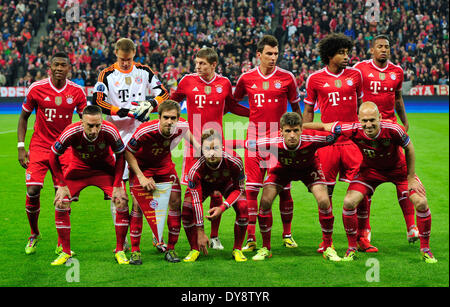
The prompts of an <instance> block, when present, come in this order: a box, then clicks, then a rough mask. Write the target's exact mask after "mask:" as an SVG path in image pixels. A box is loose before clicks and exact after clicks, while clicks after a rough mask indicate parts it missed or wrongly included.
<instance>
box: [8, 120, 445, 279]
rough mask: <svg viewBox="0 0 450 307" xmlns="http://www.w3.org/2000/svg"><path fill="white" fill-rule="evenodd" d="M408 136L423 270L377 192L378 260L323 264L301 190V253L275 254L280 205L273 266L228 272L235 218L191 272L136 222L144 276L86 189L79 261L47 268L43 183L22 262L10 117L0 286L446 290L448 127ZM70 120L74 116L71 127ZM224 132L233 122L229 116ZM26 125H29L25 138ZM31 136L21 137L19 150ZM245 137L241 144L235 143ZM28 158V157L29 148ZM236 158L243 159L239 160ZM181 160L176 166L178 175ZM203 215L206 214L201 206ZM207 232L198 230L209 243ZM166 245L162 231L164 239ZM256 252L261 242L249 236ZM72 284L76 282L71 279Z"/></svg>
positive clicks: (311, 207) (77, 238)
mask: <svg viewBox="0 0 450 307" xmlns="http://www.w3.org/2000/svg"><path fill="white" fill-rule="evenodd" d="M408 116H409V121H410V127H411V128H410V131H409V134H410V136H411V138H412V141H413V143H414V145H415V149H416V155H417V159H416V171H417V174H418V175H419V177H420V178H421V180H422V182H423V183H424V185H425V187H426V189H427V196H428V201H429V205H430V208H431V212H432V232H431V241H430V242H431V248H432V251H433V253H434V255H435V256H436V258H437V259H438V260H439V262H438V263H437V264H433V265H428V264H425V263H424V262H422V261H421V259H420V256H419V255H420V254H419V245H418V243H416V244H415V245H409V244H408V242H407V241H406V227H405V223H404V220H403V216H402V213H401V210H400V207H399V205H398V203H397V199H396V193H395V188H394V186H393V185H392V184H383V185H381V186H380V187H379V188H378V189H377V191H376V193H375V195H374V197H373V201H372V210H371V224H372V242H373V244H374V245H376V246H377V247H378V248H379V252H378V253H377V254H364V253H359V254H358V256H359V258H358V259H357V261H354V262H352V263H331V262H327V261H325V260H324V259H323V258H322V257H321V255H319V254H317V253H316V248H317V246H318V244H319V243H320V241H321V230H320V226H319V222H318V213H317V205H316V204H315V202H314V199H313V197H312V195H311V194H309V193H307V190H306V188H305V187H304V186H303V184H302V183H299V182H294V183H293V186H292V196H293V199H294V219H293V225H292V231H293V236H294V237H295V239H296V241H297V243H298V244H299V247H298V248H297V249H287V248H284V247H282V245H281V233H282V226H281V220H280V214H279V209H278V200H277V201H276V202H275V203H274V206H273V214H274V225H273V228H272V246H273V250H272V251H273V257H272V258H271V259H269V260H267V261H264V262H254V261H251V259H249V261H247V262H244V263H236V262H234V261H233V260H232V258H231V248H232V245H233V224H234V218H235V214H234V210H232V209H230V210H228V211H226V212H225V213H224V215H223V218H222V223H221V227H220V231H219V234H220V238H221V240H222V243H223V245H224V246H225V250H223V251H215V250H210V251H209V255H208V256H203V255H202V256H201V257H200V258H199V260H198V261H197V262H195V263H191V264H188V263H178V264H171V263H167V262H166V261H164V260H163V255H162V254H160V253H158V252H157V251H156V250H155V248H154V247H153V246H152V243H151V234H150V231H149V227H148V225H147V224H146V223H145V221H144V232H143V237H142V242H141V248H142V252H143V262H144V263H143V265H142V266H119V265H117V264H116V263H115V261H114V257H113V253H112V249H113V248H114V247H115V234H114V227H113V222H112V218H111V213H110V209H109V206H110V205H109V202H108V201H104V200H103V193H102V192H101V191H100V190H99V189H97V188H94V187H89V188H87V189H85V190H84V191H83V192H82V193H81V195H80V201H79V202H78V203H73V205H72V214H71V224H72V233H71V244H72V249H73V250H74V251H75V252H77V255H76V256H75V259H76V260H77V264H78V271H77V272H79V275H75V273H74V271H73V270H72V271H71V269H74V268H75V266H71V267H68V266H61V267H51V266H50V262H51V261H52V260H53V259H54V258H55V257H56V256H55V254H54V249H55V245H56V239H57V235H56V230H55V223H54V209H53V205H52V200H53V195H54V191H53V188H52V183H51V178H50V176H47V178H46V181H45V188H44V189H43V190H42V192H41V213H40V218H39V227H40V230H41V233H42V236H43V240H42V241H41V242H40V243H39V245H38V249H37V252H36V254H34V255H28V256H27V255H25V253H24V247H25V244H26V241H27V238H28V236H29V226H28V221H27V218H26V213H25V182H24V179H25V178H24V170H23V169H22V168H21V167H20V165H19V163H18V162H17V149H16V142H17V136H16V129H17V120H18V115H0V119H1V123H2V127H1V131H0V144H1V150H0V158H1V159H0V182H1V184H0V195H1V198H0V238H1V239H0V260H1V262H0V276H1V278H0V286H2V287H5V286H14V287H15V286H19V287H24V286H33V287H41V286H46V287H48V286H50V287H53V286H58V287H66V286H79V287H91V286H106V287H109V286H158V287H159V286H163V287H173V286H174V287H186V286H189V287H221V286H228V287H299V286H300V287H323V286H324V287H332V286H358V287H397V286H402V287H403V286H445V287H448V286H449V261H448V260H449V209H448V207H449V198H448V195H449V165H448V162H449V124H448V119H449V118H448V117H449V116H448V114H409V115H408ZM74 118H76V116H75V117H74ZM224 121H225V122H232V121H241V122H243V123H245V122H246V120H245V119H240V118H238V117H235V116H232V115H226V116H225V120H224ZM33 122H34V116H33V117H31V118H30V122H29V128H32V124H33ZM32 132H33V130H32V129H29V130H28V133H27V141H26V144H27V146H28V143H29V139H30V137H31V134H32ZM241 135H243V134H241ZM27 148H28V147H27ZM239 153H240V154H242V155H243V152H242V151H239ZM181 159H182V158H181V157H178V158H176V159H175V163H176V165H177V170H178V172H180V169H181ZM347 186H348V184H346V183H338V184H337V185H336V189H335V193H334V198H333V203H334V215H335V226H334V235H333V239H334V244H335V247H336V250H337V252H338V254H339V255H341V256H342V255H343V254H344V253H345V250H346V246H347V239H346V236H345V232H344V229H343V225H342V218H341V216H342V215H341V214H342V200H343V197H344V194H345V191H346V189H347ZM205 207H206V208H208V207H209V200H207V201H206V204H205ZM208 224H209V223H206V229H207V232H208V233H209V225H208ZM165 238H166V239H167V231H166V233H165ZM257 239H258V240H259V242H258V243H261V236H260V235H259V232H258V228H257ZM176 251H177V253H178V254H179V255H180V256H181V257H184V256H185V255H186V254H187V253H188V251H189V245H188V243H187V239H186V235H185V233H184V230H181V233H180V238H179V241H178V244H177V245H176ZM77 277H79V280H78V279H76V278H77Z"/></svg>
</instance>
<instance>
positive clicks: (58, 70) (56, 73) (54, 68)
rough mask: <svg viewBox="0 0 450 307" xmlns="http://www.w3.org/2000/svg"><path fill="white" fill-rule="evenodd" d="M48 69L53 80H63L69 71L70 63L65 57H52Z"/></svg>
mask: <svg viewBox="0 0 450 307" xmlns="http://www.w3.org/2000/svg"><path fill="white" fill-rule="evenodd" d="M50 70H51V73H52V79H53V80H55V81H56V80H65V79H66V77H67V75H68V74H69V71H70V63H69V61H68V60H67V59H65V58H53V59H52V63H51V65H50Z"/></svg>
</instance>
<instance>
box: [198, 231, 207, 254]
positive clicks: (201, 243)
mask: <svg viewBox="0 0 450 307" xmlns="http://www.w3.org/2000/svg"><path fill="white" fill-rule="evenodd" d="M197 243H198V248H199V250H200V251H201V252H203V254H205V255H208V246H209V239H208V236H207V235H206V234H205V229H204V226H203V225H201V226H197Z"/></svg>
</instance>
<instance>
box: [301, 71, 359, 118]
mask: <svg viewBox="0 0 450 307" xmlns="http://www.w3.org/2000/svg"><path fill="white" fill-rule="evenodd" d="M362 97H363V92H362V77H361V72H360V71H359V70H357V69H355V68H351V67H350V68H349V67H347V68H345V69H343V70H342V71H341V72H340V73H339V74H338V75H335V74H333V73H331V72H330V71H329V70H328V68H327V67H325V68H322V69H321V70H318V71H316V72H314V73H312V74H311V75H310V76H309V77H308V79H307V80H306V98H305V103H306V104H309V105H312V106H314V105H315V104H317V106H318V107H319V109H320V113H321V120H322V122H323V123H331V122H335V121H338V120H341V121H348V122H354V121H357V120H358V99H359V98H362Z"/></svg>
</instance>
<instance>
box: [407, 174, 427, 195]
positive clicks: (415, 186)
mask: <svg viewBox="0 0 450 307" xmlns="http://www.w3.org/2000/svg"><path fill="white" fill-rule="evenodd" d="M408 191H409V192H411V191H416V193H417V194H418V195H419V196H421V197H426V191H425V187H424V186H423V184H422V183H420V182H419V181H418V180H417V179H416V178H415V177H414V178H408Z"/></svg>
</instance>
